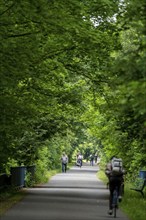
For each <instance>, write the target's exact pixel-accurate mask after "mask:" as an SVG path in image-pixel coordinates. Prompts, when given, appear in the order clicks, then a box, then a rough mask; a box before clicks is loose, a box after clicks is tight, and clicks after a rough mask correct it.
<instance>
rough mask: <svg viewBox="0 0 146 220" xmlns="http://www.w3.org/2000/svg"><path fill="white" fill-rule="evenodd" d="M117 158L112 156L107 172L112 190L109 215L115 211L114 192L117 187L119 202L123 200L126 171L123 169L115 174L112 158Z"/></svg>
mask: <svg viewBox="0 0 146 220" xmlns="http://www.w3.org/2000/svg"><path fill="white" fill-rule="evenodd" d="M114 158H116V157H115V156H112V157H111V159H110V162H109V163H108V164H107V165H106V169H105V174H106V175H107V177H108V180H109V190H110V196H109V212H108V213H109V215H112V213H113V210H112V209H113V207H112V200H113V192H114V189H115V188H116V187H117V189H118V199H119V202H121V201H122V185H123V182H124V177H123V176H124V173H125V171H124V170H123V169H121V170H120V172H119V173H118V174H116V175H115V174H114V173H113V172H112V160H113V159H114Z"/></svg>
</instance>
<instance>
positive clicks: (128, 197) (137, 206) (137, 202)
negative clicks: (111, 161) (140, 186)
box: [97, 170, 146, 220]
mask: <svg viewBox="0 0 146 220" xmlns="http://www.w3.org/2000/svg"><path fill="white" fill-rule="evenodd" d="M97 176H98V178H100V179H101V180H102V181H103V182H104V183H105V184H106V183H107V181H108V179H107V177H106V176H105V174H104V172H103V171H101V170H100V171H99V172H98V173H97ZM132 185H133V184H132V183H127V182H126V183H125V190H124V191H125V193H124V196H123V200H122V202H121V203H120V208H121V210H122V211H123V212H124V213H125V214H126V215H127V217H128V218H129V220H145V219H146V208H145V207H146V187H145V190H144V194H145V198H143V197H142V195H141V194H140V193H139V192H136V191H133V190H130V188H131V187H132Z"/></svg>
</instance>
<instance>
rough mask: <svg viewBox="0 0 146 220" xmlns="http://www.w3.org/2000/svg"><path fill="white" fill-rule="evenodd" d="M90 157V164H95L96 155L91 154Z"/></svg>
mask: <svg viewBox="0 0 146 220" xmlns="http://www.w3.org/2000/svg"><path fill="white" fill-rule="evenodd" d="M89 159H90V166H93V164H94V155H93V154H90V156H89Z"/></svg>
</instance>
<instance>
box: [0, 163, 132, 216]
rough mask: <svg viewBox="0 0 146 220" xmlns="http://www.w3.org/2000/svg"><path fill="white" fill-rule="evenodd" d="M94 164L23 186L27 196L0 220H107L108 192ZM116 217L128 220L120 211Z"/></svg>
mask: <svg viewBox="0 0 146 220" xmlns="http://www.w3.org/2000/svg"><path fill="white" fill-rule="evenodd" d="M97 171H98V166H96V165H95V166H93V167H91V166H89V164H84V165H83V167H82V168H79V167H72V168H71V169H70V170H69V171H68V172H67V173H59V174H57V175H55V176H53V177H52V178H51V179H50V181H49V182H48V183H47V184H44V185H42V186H40V187H39V188H30V189H27V191H28V194H27V196H26V197H25V198H24V199H23V200H22V201H20V202H19V203H17V204H16V205H15V206H13V207H12V208H11V209H9V210H8V211H7V212H6V213H5V214H4V215H3V216H1V217H0V220H16V219H19V220H109V219H113V216H109V215H108V214H107V211H108V197H109V191H108V190H107V189H106V186H105V185H104V184H103V182H102V181H100V180H99V179H97V177H96V172H97ZM117 217H118V219H119V220H128V218H127V217H126V216H125V215H124V213H122V212H121V211H120V210H118V212H117Z"/></svg>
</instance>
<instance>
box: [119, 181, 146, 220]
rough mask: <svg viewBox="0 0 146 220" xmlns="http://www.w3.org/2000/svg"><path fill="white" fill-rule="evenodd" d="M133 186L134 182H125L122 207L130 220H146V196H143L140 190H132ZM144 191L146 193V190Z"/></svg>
mask: <svg viewBox="0 0 146 220" xmlns="http://www.w3.org/2000/svg"><path fill="white" fill-rule="evenodd" d="M131 186H132V184H129V183H126V184H125V194H124V197H123V201H122V203H121V206H120V207H121V209H122V210H123V211H124V212H125V213H126V214H127V216H128V217H129V219H130V220H145V219H146V198H143V197H142V195H141V194H140V193H139V192H136V191H133V190H130V188H131ZM144 193H145V195H146V190H145V191H144Z"/></svg>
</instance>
